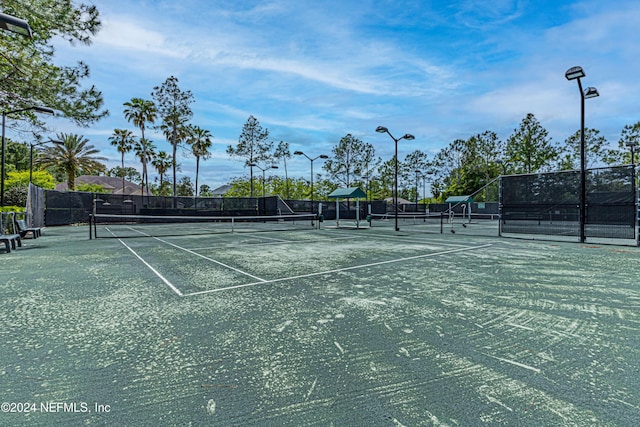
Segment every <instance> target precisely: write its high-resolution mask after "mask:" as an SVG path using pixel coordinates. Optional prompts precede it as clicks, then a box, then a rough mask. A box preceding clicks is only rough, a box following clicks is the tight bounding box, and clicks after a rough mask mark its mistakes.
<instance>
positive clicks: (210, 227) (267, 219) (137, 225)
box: [89, 214, 320, 238]
mask: <svg viewBox="0 0 640 427" xmlns="http://www.w3.org/2000/svg"><path fill="white" fill-rule="evenodd" d="M319 227H320V223H319V221H318V218H317V215H315V214H300V215H274V216H266V215H265V216H169V215H111V214H95V215H92V216H91V226H90V227H89V229H90V235H89V238H109V237H112V238H126V237H163V236H189V235H199V234H218V233H242V232H245V233H247V232H264V231H289V230H313V229H317V228H319Z"/></svg>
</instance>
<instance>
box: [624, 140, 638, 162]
mask: <svg viewBox="0 0 640 427" xmlns="http://www.w3.org/2000/svg"><path fill="white" fill-rule="evenodd" d="M626 145H627V147H629V150H631V166H633V167H634V168H635V166H636V156H635V148H636V142H635V141H628V142H627V144H626Z"/></svg>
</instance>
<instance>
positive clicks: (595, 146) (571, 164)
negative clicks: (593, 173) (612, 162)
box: [559, 128, 609, 170]
mask: <svg viewBox="0 0 640 427" xmlns="http://www.w3.org/2000/svg"><path fill="white" fill-rule="evenodd" d="M584 145H585V168H586V169H590V168H592V167H594V166H595V165H597V164H599V163H603V162H604V161H605V160H606V158H607V156H608V149H607V147H608V145H609V144H608V142H607V139H606V138H605V137H604V136H601V135H600V131H599V130H597V129H590V128H587V129H585V130H584ZM561 156H562V157H560V161H559V167H560V169H561V170H577V169H580V131H579V130H578V131H577V132H576V133H574V134H573V135H571V136H570V137H569V138H567V139H566V140H565V145H564V147H563V148H562V150H561Z"/></svg>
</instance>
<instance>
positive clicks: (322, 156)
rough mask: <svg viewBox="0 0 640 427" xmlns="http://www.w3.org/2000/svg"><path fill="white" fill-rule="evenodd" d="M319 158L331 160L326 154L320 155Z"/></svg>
mask: <svg viewBox="0 0 640 427" xmlns="http://www.w3.org/2000/svg"><path fill="white" fill-rule="evenodd" d="M318 157H319V158H321V159H328V158H329V156H327V155H326V154H320V155H319V156H318Z"/></svg>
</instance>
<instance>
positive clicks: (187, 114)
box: [151, 76, 194, 196]
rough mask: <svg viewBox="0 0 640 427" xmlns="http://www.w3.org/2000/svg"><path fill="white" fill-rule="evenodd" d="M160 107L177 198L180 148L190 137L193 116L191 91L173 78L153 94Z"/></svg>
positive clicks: (155, 89)
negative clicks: (170, 153) (188, 124)
mask: <svg viewBox="0 0 640 427" xmlns="http://www.w3.org/2000/svg"><path fill="white" fill-rule="evenodd" d="M151 96H152V98H153V99H154V100H155V101H156V104H157V106H158V113H159V114H160V118H161V120H162V124H161V125H160V129H162V132H163V133H164V135H165V137H166V138H167V141H169V144H171V147H172V149H173V152H172V155H171V158H172V160H173V165H172V166H173V195H174V196H176V195H177V194H176V191H177V188H176V186H177V183H176V167H177V164H176V162H177V157H176V156H177V151H178V146H179V145H180V144H181V143H182V142H184V141H185V140H186V138H187V137H188V130H187V127H186V126H187V122H188V121H189V120H190V119H191V117H192V116H193V111H191V106H190V105H191V103H192V102H194V99H193V94H192V93H191V91H189V90H187V91H182V90H181V89H180V88H179V87H178V79H177V78H176V77H174V76H171V77H169V78H167V80H165V82H164V83H163V84H162V85H161V86H155V87H154V88H153V92H151Z"/></svg>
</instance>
